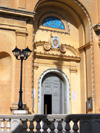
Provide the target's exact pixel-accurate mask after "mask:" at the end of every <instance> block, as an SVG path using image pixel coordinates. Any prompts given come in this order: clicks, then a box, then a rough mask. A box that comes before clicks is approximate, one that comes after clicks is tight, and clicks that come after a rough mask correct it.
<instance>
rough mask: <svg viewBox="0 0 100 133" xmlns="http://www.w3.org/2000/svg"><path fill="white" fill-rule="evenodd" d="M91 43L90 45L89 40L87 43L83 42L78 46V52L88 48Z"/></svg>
mask: <svg viewBox="0 0 100 133" xmlns="http://www.w3.org/2000/svg"><path fill="white" fill-rule="evenodd" d="M91 45H92V43H90V42H89V43H87V44H85V45H83V46H81V47H79V48H78V50H79V51H80V52H82V51H84V49H88V48H90V46H91Z"/></svg>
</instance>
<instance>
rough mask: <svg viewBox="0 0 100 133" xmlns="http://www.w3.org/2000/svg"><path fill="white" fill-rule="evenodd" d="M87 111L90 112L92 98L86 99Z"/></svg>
mask: <svg viewBox="0 0 100 133" xmlns="http://www.w3.org/2000/svg"><path fill="white" fill-rule="evenodd" d="M87 109H88V110H90V111H91V110H92V97H88V98H87Z"/></svg>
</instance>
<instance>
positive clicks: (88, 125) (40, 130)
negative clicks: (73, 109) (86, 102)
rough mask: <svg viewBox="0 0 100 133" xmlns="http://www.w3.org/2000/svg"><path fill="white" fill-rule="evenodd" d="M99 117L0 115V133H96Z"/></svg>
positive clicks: (99, 126) (99, 123)
mask: <svg viewBox="0 0 100 133" xmlns="http://www.w3.org/2000/svg"><path fill="white" fill-rule="evenodd" d="M98 131H99V132H100V115H99V114H98V115H97V114H95V115H93V114H91V115H61V114H59V115H0V133H35V132H36V133H96V132H98Z"/></svg>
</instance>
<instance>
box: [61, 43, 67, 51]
mask: <svg viewBox="0 0 100 133" xmlns="http://www.w3.org/2000/svg"><path fill="white" fill-rule="evenodd" d="M60 51H61V52H62V53H65V52H66V44H61V45H60Z"/></svg>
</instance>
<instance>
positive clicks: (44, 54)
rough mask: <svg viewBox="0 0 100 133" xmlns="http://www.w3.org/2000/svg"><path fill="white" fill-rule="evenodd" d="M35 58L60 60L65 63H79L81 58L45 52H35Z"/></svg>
mask: <svg viewBox="0 0 100 133" xmlns="http://www.w3.org/2000/svg"><path fill="white" fill-rule="evenodd" d="M35 56H36V58H37V57H39V58H49V59H53V60H55V59H61V60H67V61H75V62H80V60H81V58H80V57H77V56H70V55H63V54H54V53H53V54H51V53H47V52H35Z"/></svg>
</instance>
